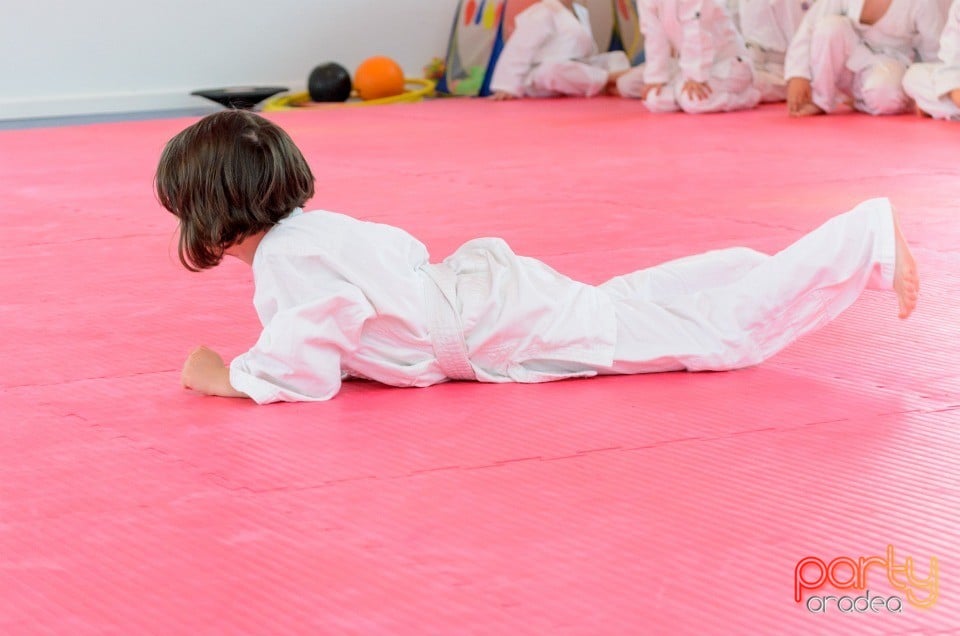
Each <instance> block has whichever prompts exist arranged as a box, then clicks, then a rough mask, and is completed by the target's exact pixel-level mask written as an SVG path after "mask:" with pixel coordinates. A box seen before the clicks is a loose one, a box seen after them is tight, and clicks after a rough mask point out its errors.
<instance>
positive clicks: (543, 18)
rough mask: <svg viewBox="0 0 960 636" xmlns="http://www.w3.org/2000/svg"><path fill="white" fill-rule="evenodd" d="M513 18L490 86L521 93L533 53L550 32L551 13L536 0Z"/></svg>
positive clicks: (532, 63) (535, 53) (532, 65)
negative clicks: (536, 2) (511, 27)
mask: <svg viewBox="0 0 960 636" xmlns="http://www.w3.org/2000/svg"><path fill="white" fill-rule="evenodd" d="M515 20H516V27H515V28H514V30H513V34H512V35H511V36H510V39H509V40H507V42H506V44H504V46H503V50H502V51H501V52H500V56H499V57H498V58H497V64H496V66H495V67H494V69H493V77H492V78H491V79H490V90H491V91H493V92H500V91H502V92H505V93H510V94H511V95H516V96H517V97H522V96H523V94H524V87H525V85H526V78H527V75H528V74H529V73H530V71H531V70H533V67H534V64H535V63H536V60H537V53H538V52H539V51H540V49H541V48H542V47H543V45H544V43H546V42H547V40H549V39H550V37H551V35H553V16H552V15H551V13H550V9H549V8H548V7H544V6H542V5H540V4H539V3H538V4H535V5H533V6H531V7H529V8H527V9H525V10H524V11H521V12H520V13H519V14H518V15H517V17H516V18H515Z"/></svg>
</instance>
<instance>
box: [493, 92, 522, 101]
mask: <svg viewBox="0 0 960 636" xmlns="http://www.w3.org/2000/svg"><path fill="white" fill-rule="evenodd" d="M490 99H492V100H493V101H495V102H505V101H507V100H508V99H517V96H516V95H514V94H513V93H508V92H507V91H497V92H496V93H494V94H493V95H491V96H490Z"/></svg>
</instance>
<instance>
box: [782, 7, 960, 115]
mask: <svg viewBox="0 0 960 636" xmlns="http://www.w3.org/2000/svg"><path fill="white" fill-rule="evenodd" d="M868 1H869V0H817V2H816V3H815V4H814V5H813V7H811V9H810V10H809V11H808V12H807V15H806V17H804V19H803V22H801V24H800V28H799V29H798V30H797V33H796V35H795V36H794V38H793V41H792V42H791V43H790V48H789V49H788V50H787V57H786V61H785V64H784V66H785V68H784V75H785V76H786V78H787V80H788V81H789V80H790V78H793V77H802V78H806V79H808V80H810V86H811V91H812V94H813V103H814V104H816V105H817V106H819V107H820V108H821V109H823V110H824V111H825V112H828V113H829V112H833V111H835V110H837V108H838V107H839V106H840V105H842V104H843V103H845V102H847V101H848V100H849V99H850V98H852V100H853V102H852V103H853V107H854V108H855V109H857V110H860V111H863V112H865V113H870V114H871V115H892V114H896V113H901V112H904V111H906V110H908V109H909V107H910V98H909V97H907V94H906V93H905V92H904V91H903V88H902V86H901V82H902V81H903V75H904V73H905V72H906V70H907V67H908V66H910V64H912V63H913V62H915V61H917V60H920V61H925V62H932V61H935V59H936V55H937V47H938V39H939V37H940V31H941V30H942V28H943V12H942V8H941V5H940V3H939V2H938V1H937V0H892V1H891V2H890V6H889V8H888V9H887V11H886V13H885V14H884V15H883V16H882V17H881V18H880V19H879V20H877V22H876V23H874V24H869V25H868V24H863V23H862V22H861V21H860V20H861V15H862V13H863V7H864V4H865V3H866V2H868Z"/></svg>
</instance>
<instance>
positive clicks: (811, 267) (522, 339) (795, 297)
mask: <svg viewBox="0 0 960 636" xmlns="http://www.w3.org/2000/svg"><path fill="white" fill-rule="evenodd" d="M894 262H895V237H894V225H893V217H892V213H891V208H890V204H889V202H888V201H887V200H886V199H874V200H871V201H867V202H865V203H862V204H861V205H859V206H858V207H857V208H855V209H854V210H852V211H851V212H848V213H846V214H844V215H841V216H838V217H835V218H833V219H832V220H830V221H828V222H827V223H826V224H824V225H823V226H821V227H820V228H819V229H817V230H815V231H814V232H812V233H810V234H808V235H807V236H805V237H804V238H802V239H801V240H799V241H798V242H796V243H794V244H793V245H792V246H790V247H788V248H787V249H785V250H783V251H782V252H779V253H778V254H776V255H774V256H767V255H765V254H761V253H759V252H756V251H753V250H750V249H746V248H733V249H727V250H719V251H714V252H708V253H706V254H702V255H699V256H693V257H688V258H683V259H679V260H677V261H671V262H669V263H665V264H663V265H660V266H658V267H654V268H650V269H647V270H641V271H638V272H634V273H632V274H627V275H624V276H618V277H616V278H613V279H611V280H609V281H607V282H606V283H604V284H602V285H599V286H590V285H586V284H583V283H579V282H576V281H574V280H571V279H570V278H567V277H566V276H563V275H562V274H559V273H557V272H556V271H554V270H553V269H551V268H550V267H548V266H547V265H545V264H544V263H541V262H540V261H537V260H535V259H532V258H527V257H522V256H517V255H516V254H514V253H513V252H512V251H511V250H510V248H509V247H508V246H507V244H506V243H504V242H503V241H502V240H500V239H494V238H486V239H477V240H474V241H470V242H468V243H466V244H464V245H463V246H462V247H460V248H459V249H458V250H457V251H456V252H455V253H454V254H453V255H452V256H450V257H448V258H447V259H445V260H444V261H443V262H441V263H437V264H431V263H430V262H429V256H428V254H427V250H426V248H425V246H424V245H423V244H422V243H421V242H420V241H418V240H417V239H415V238H414V237H412V236H410V235H409V234H407V233H406V232H404V231H402V230H400V229H397V228H394V227H391V226H387V225H380V224H376V223H369V222H363V221H359V220H356V219H353V218H350V217H347V216H344V215H341V214H335V213H332V212H323V211H317V212H310V213H303V212H302V211H300V210H295V211H294V212H293V213H291V214H290V215H289V216H288V217H287V218H285V219H283V220H282V221H280V222H279V223H278V224H277V225H276V226H274V227H273V228H271V229H270V231H269V232H267V234H266V235H265V236H264V238H263V240H262V241H261V242H260V244H259V246H258V248H257V251H256V254H255V256H254V259H253V275H254V283H255V286H256V291H255V294H254V306H255V307H256V310H257V313H258V315H259V317H260V321H261V322H262V324H263V332H262V334H261V336H260V338H259V339H258V341H257V343H256V344H255V345H254V346H253V347H252V348H251V349H250V350H249V351H247V352H246V353H244V354H242V355H240V356H238V357H237V358H235V359H234V360H233V361H232V362H231V364H230V384H231V385H232V386H233V387H234V388H235V389H237V390H238V391H242V392H243V393H246V394H247V395H249V396H250V397H251V398H253V399H254V400H255V401H257V402H258V403H261V404H262V403H267V402H276V401H318V400H326V399H329V398H331V397H333V396H334V395H336V394H337V392H338V391H339V390H340V387H341V381H342V380H343V379H345V378H350V377H357V378H367V379H371V380H376V381H379V382H382V383H385V384H389V385H393V386H429V385H432V384H437V383H440V382H445V381H447V380H450V379H459V380H480V381H484V382H545V381H549V380H557V379H562V378H571V377H585V376H594V375H598V374H617V373H648V372H658V371H678V370H684V369H686V370H690V371H700V370H725V369H735V368H738V367H744V366H748V365H752V364H756V363H758V362H761V361H762V360H764V359H766V358H769V357H770V356H772V355H773V354H774V353H776V352H777V351H779V350H781V349H783V348H784V347H785V346H787V345H788V344H790V343H791V342H793V341H794V340H796V339H797V338H799V337H800V336H802V335H803V334H804V333H807V332H809V331H811V330H813V329H816V328H818V327H820V326H822V325H824V324H825V323H826V322H828V321H829V320H830V319H832V318H833V317H835V316H836V315H837V314H839V313H840V312H841V311H843V310H844V309H845V308H846V307H847V306H849V305H850V304H851V303H852V302H853V301H854V300H855V299H856V298H857V296H858V295H859V294H860V292H861V291H862V290H863V289H864V288H865V287H868V286H869V287H875V288H880V289H890V288H891V286H892V275H893V266H894Z"/></svg>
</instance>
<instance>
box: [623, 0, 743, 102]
mask: <svg viewBox="0 0 960 636" xmlns="http://www.w3.org/2000/svg"><path fill="white" fill-rule="evenodd" d="M637 6H638V8H639V10H640V29H641V30H642V31H643V37H644V47H645V49H644V50H645V52H646V62H645V63H644V64H642V65H640V66H637V67H636V68H634V69H632V70H630V71H629V72H627V73H625V74H624V75H622V76H621V77H620V78H618V79H617V89H618V90H619V91H620V94H621V95H623V96H624V97H633V98H639V97H642V95H643V90H644V86H646V85H648V84H663V85H664V86H663V87H662V88H661V89H660V90H659V91H651V92H649V93H648V94H647V98H646V99H645V100H644V102H645V104H646V106H647V108H648V109H649V110H651V111H653V112H674V111H677V110H683V111H684V112H687V113H710V112H722V111H732V110H742V109H745V108H753V107H754V106H756V105H757V103H759V101H760V92H759V91H758V90H757V89H756V88H754V86H753V67H752V65H751V63H750V58H749V55H748V53H747V49H746V45H745V44H744V42H743V38H742V37H741V36H740V34H739V33H738V32H737V30H736V28H735V26H734V24H733V19H732V18H731V17H730V14H729V13H728V12H727V9H726V8H725V7H724V6H723V5H722V4H721V0H639V2H638V4H637ZM688 80H693V81H696V82H700V83H704V82H705V83H707V84H708V85H709V87H710V90H711V92H710V95H709V96H708V97H707V98H706V99H692V98H690V97H689V96H687V95H686V94H684V93H683V91H682V89H683V84H684V82H686V81H688Z"/></svg>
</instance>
